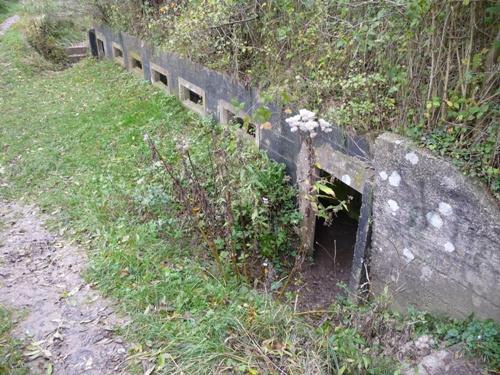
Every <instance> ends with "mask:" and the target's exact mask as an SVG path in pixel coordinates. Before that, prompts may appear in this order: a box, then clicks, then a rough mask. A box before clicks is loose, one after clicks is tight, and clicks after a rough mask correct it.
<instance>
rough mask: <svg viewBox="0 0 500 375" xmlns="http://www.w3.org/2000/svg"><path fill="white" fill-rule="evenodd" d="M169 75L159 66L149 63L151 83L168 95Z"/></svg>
mask: <svg viewBox="0 0 500 375" xmlns="http://www.w3.org/2000/svg"><path fill="white" fill-rule="evenodd" d="M170 82H171V80H170V74H169V73H168V72H167V70H165V69H164V68H162V67H161V66H159V65H157V64H154V63H151V83H152V84H153V85H155V86H157V87H159V88H161V89H162V90H164V91H165V92H166V93H168V94H170Z"/></svg>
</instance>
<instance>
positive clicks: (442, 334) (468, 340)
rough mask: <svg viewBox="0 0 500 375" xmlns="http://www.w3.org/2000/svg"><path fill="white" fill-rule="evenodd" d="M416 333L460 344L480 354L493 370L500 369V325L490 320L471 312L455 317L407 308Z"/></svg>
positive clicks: (472, 354)
mask: <svg viewBox="0 0 500 375" xmlns="http://www.w3.org/2000/svg"><path fill="white" fill-rule="evenodd" d="M410 317H411V318H412V319H413V320H414V321H415V322H416V324H415V331H416V333H417V334H425V333H431V334H433V335H435V336H436V337H438V338H440V339H442V340H444V341H446V342H447V343H448V344H449V345H455V344H463V345H464V348H465V350H466V351H467V353H468V354H469V355H471V356H475V357H479V358H481V359H483V360H484V362H485V363H487V364H488V366H489V368H490V369H491V370H492V371H498V370H499V369H500V326H499V325H498V324H497V323H495V322H493V321H492V320H478V319H476V318H474V317H473V316H470V317H469V318H467V319H466V320H463V321H458V320H453V319H447V318H437V317H434V316H432V315H430V314H427V313H422V312H418V311H414V310H412V311H410Z"/></svg>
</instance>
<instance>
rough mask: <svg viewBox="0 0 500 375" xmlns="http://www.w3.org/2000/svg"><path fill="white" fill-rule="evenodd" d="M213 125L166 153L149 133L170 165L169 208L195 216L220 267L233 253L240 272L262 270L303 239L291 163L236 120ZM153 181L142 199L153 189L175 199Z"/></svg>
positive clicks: (161, 200)
mask: <svg viewBox="0 0 500 375" xmlns="http://www.w3.org/2000/svg"><path fill="white" fill-rule="evenodd" d="M205 126H206V125H205ZM209 129H210V130H209V131H208V132H203V130H201V131H202V135H201V136H199V137H196V138H190V139H182V138H179V139H178V140H177V145H176V147H175V150H172V149H170V150H169V151H167V152H168V156H167V157H165V158H164V157H162V156H161V155H160V152H159V151H158V148H157V146H156V145H155V143H153V141H152V140H151V139H150V138H149V137H146V138H147V140H148V142H149V145H150V147H151V150H152V154H153V158H154V159H155V160H156V163H157V165H159V166H160V167H161V168H162V169H163V170H164V171H165V172H166V175H167V179H166V180H165V184H166V188H165V191H167V192H168V194H169V196H170V200H171V202H170V209H173V210H177V212H178V214H179V215H181V216H182V217H184V218H185V219H186V220H189V222H190V224H191V227H192V228H193V231H194V232H195V233H197V234H198V235H199V238H200V239H201V241H202V242H203V243H204V244H205V245H206V246H207V248H208V249H209V250H210V254H211V256H212V257H213V259H215V260H216V262H217V264H218V265H219V270H220V271H221V272H224V271H223V269H224V268H225V266H226V261H227V264H231V266H232V269H233V271H234V272H235V273H236V274H237V275H243V276H244V277H246V278H248V279H252V278H254V277H261V276H263V274H264V273H265V272H266V269H267V266H270V264H268V262H269V261H272V262H274V264H275V265H279V264H280V262H281V261H282V260H283V259H285V258H286V257H287V256H290V255H292V253H293V250H294V249H295V248H297V247H298V238H297V235H296V226H297V225H298V224H299V221H300V215H299V213H298V210H297V207H296V203H295V194H296V192H295V190H294V189H293V188H292V187H290V186H289V185H288V184H287V181H288V178H287V177H286V174H285V167H284V165H282V164H277V163H274V162H271V161H270V160H269V159H268V158H267V156H265V155H264V154H263V153H261V152H259V151H258V150H257V149H256V147H255V145H253V144H250V143H251V142H250V141H249V140H247V139H246V138H244V137H242V136H241V135H239V136H238V135H237V134H235V133H234V132H233V131H231V130H230V129H229V128H222V127H219V126H214V125H213V126H209ZM151 184H152V186H151V187H152V188H149V187H148V188H147V189H146V190H145V193H146V194H145V196H144V199H141V200H140V201H141V202H147V205H149V206H151V201H150V200H148V197H151V196H152V194H151V193H153V192H154V194H155V196H156V199H154V200H155V202H157V204H159V205H160V207H161V206H162V205H163V207H165V204H166V202H168V201H169V199H168V198H165V194H164V192H158V185H155V182H153V181H152V182H151ZM155 186H156V187H155ZM136 201H137V200H136ZM157 204H153V207H154V206H156V207H158V206H157ZM142 207H143V208H144V204H142Z"/></svg>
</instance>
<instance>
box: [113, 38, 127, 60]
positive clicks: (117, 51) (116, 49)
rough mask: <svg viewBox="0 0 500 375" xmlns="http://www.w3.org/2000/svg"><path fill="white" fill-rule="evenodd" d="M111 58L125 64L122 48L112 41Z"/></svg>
mask: <svg viewBox="0 0 500 375" xmlns="http://www.w3.org/2000/svg"><path fill="white" fill-rule="evenodd" d="M113 59H114V60H115V61H116V62H117V63H118V64H120V65H122V66H125V57H124V55H123V49H122V47H121V46H120V45H119V44H118V43H115V42H113Z"/></svg>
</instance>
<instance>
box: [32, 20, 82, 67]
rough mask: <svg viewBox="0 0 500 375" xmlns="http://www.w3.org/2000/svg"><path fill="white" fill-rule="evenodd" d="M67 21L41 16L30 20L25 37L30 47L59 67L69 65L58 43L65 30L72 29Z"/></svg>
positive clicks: (70, 23) (64, 52)
mask: <svg viewBox="0 0 500 375" xmlns="http://www.w3.org/2000/svg"><path fill="white" fill-rule="evenodd" d="M72 25H73V24H72V22H71V21H68V20H63V19H58V18H53V17H50V16H43V17H41V18H36V19H33V20H31V22H30V25H29V26H28V28H27V30H26V37H27V40H28V42H29V44H31V46H32V47H33V48H34V49H35V50H36V51H37V52H38V53H40V54H41V55H42V56H43V57H44V58H46V59H47V60H49V61H51V62H53V63H55V64H60V65H67V64H68V63H69V60H68V56H67V54H66V51H65V50H64V46H63V45H61V44H60V43H59V42H60V40H61V39H62V38H63V35H64V34H65V30H66V29H70V28H71V27H72Z"/></svg>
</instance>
